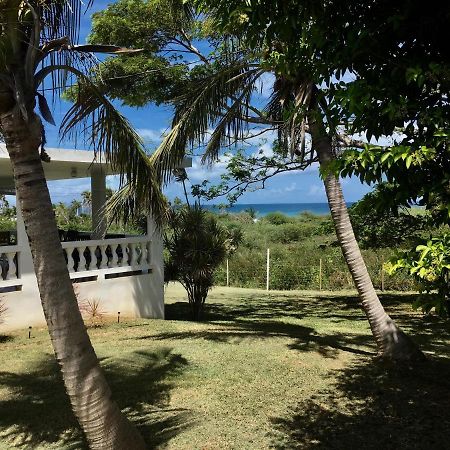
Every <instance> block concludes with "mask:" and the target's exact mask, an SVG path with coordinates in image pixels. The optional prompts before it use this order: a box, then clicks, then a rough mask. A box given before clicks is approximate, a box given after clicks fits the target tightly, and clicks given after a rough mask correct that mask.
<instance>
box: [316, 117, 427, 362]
mask: <svg viewBox="0 0 450 450" xmlns="http://www.w3.org/2000/svg"><path fill="white" fill-rule="evenodd" d="M309 129H310V133H311V138H312V145H313V148H314V149H315V151H316V153H317V155H318V157H319V164H320V167H321V168H326V166H327V165H328V164H329V163H330V162H331V161H332V160H333V159H334V158H335V156H334V153H333V149H332V145H331V139H330V137H329V136H328V135H327V133H326V132H325V129H324V126H323V123H320V121H319V120H318V115H317V114H314V115H311V116H310V121H309ZM324 184H325V191H326V194H327V198H328V205H329V207H330V211H331V217H332V219H333V223H334V226H335V229H336V234H337V238H338V241H339V244H340V246H341V249H342V253H343V254H344V258H345V261H346V263H347V265H348V268H349V270H350V273H351V275H352V278H353V282H354V284H355V287H356V289H357V291H358V294H359V297H360V299H361V303H362V307H363V310H364V312H365V314H366V316H367V319H368V320H369V324H370V328H371V330H372V334H373V336H374V338H375V341H376V344H377V348H378V356H379V357H380V358H383V359H387V360H397V361H399V360H416V359H423V358H424V356H423V354H422V353H421V352H420V350H419V349H418V348H417V346H416V345H415V344H414V343H413V342H412V340H411V339H410V338H409V337H408V336H407V335H406V334H405V333H404V332H403V331H402V330H401V329H400V328H399V327H398V326H397V325H396V324H395V322H394V321H393V320H392V319H391V317H389V315H388V314H387V313H386V311H385V310H384V308H383V305H382V304H381V302H380V299H379V298H378V295H377V293H376V292H375V288H374V287H373V284H372V280H371V279H370V275H369V272H368V271H367V267H366V264H365V262H364V259H363V257H362V255H361V251H360V249H359V245H358V242H357V241H356V238H355V234H354V232H353V227H352V224H351V222H350V217H349V215H348V210H347V205H346V203H345V200H344V196H343V193H342V188H341V183H340V181H339V179H338V178H337V177H336V176H335V175H333V174H328V175H326V177H325V179H324Z"/></svg>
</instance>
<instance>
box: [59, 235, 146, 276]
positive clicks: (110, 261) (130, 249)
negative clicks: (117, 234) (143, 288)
mask: <svg viewBox="0 0 450 450" xmlns="http://www.w3.org/2000/svg"><path fill="white" fill-rule="evenodd" d="M150 244H151V240H150V238H149V237H148V236H132V237H126V238H118V239H107V240H88V241H73V242H62V247H63V249H64V252H65V256H66V262H67V268H68V270H69V273H70V274H71V277H72V278H74V277H82V276H89V275H90V274H93V273H92V272H99V271H100V272H101V273H123V272H134V271H146V270H149V269H150V263H151V250H150Z"/></svg>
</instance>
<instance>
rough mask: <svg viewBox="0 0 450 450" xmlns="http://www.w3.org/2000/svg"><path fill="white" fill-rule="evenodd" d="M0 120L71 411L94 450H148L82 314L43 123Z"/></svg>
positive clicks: (16, 117)
mask: <svg viewBox="0 0 450 450" xmlns="http://www.w3.org/2000/svg"><path fill="white" fill-rule="evenodd" d="M0 120H1V126H2V130H3V133H4V138H5V142H6V147H7V150H8V153H9V156H10V159H11V163H12V168H13V173H14V180H15V185H16V192H17V195H18V200H19V202H20V206H21V208H22V214H23V220H24V223H25V228H26V231H27V235H28V241H29V243H30V248H31V253H32V256H33V264H34V268H35V272H36V277H37V282H38V285H39V292H40V297H41V302H42V307H43V310H44V314H45V318H46V321H47V325H48V330H49V333H50V337H51V341H52V344H53V349H54V351H55V355H56V359H57V360H58V363H59V365H60V368H61V372H62V376H63V379H64V384H65V386H66V391H67V393H68V395H69V398H70V402H71V404H72V409H73V411H74V413H75V415H76V417H77V419H78V422H79V424H80V426H81V428H82V429H83V431H84V433H85V435H86V438H87V441H88V443H89V446H90V447H91V448H92V449H120V450H122V449H123V450H124V449H138V450H140V449H145V444H144V441H143V439H142V437H141V435H140V434H139V433H138V431H137V430H136V429H135V427H134V426H133V425H132V424H131V423H130V422H129V421H128V420H127V419H126V417H125V416H124V415H123V414H122V413H121V411H120V409H119V408H118V406H117V404H116V403H115V402H114V400H113V399H112V395H111V391H110V389H109V386H108V384H107V382H106V379H105V378H104V375H103V372H102V370H101V368H100V365H99V362H98V359H97V356H96V354H95V351H94V349H93V347H92V344H91V341H90V339H89V336H88V334H87V331H86V327H85V325H84V323H83V319H82V318H81V314H80V311H79V309H78V305H77V299H76V297H75V294H74V291H73V286H72V282H71V280H70V277H69V273H68V271H67V266H66V262H65V259H64V254H63V251H62V247H61V244H60V241H59V235H58V230H57V226H56V221H55V215H54V212H53V209H52V204H51V200H50V195H49V192H48V188H47V183H46V180H45V175H44V171H43V167H42V162H41V159H40V154H39V146H40V142H41V122H40V119H39V118H38V117H37V116H36V115H35V114H33V115H32V116H31V117H30V119H29V121H28V122H25V121H24V120H23V119H22V117H21V116H20V113H18V112H14V111H13V112H8V113H3V114H1V115H0Z"/></svg>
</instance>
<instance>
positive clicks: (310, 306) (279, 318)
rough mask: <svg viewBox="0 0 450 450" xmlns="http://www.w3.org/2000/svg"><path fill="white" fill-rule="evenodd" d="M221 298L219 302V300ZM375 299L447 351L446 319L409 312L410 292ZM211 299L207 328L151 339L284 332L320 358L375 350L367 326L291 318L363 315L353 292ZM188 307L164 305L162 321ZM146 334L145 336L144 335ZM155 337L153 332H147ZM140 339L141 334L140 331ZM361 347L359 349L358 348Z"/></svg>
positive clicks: (417, 336)
mask: <svg viewBox="0 0 450 450" xmlns="http://www.w3.org/2000/svg"><path fill="white" fill-rule="evenodd" d="M221 297H224V300H225V299H226V300H225V302H224V303H220V300H221ZM380 297H381V300H382V303H383V304H384V306H385V307H386V309H387V311H388V312H389V314H390V315H391V317H393V318H394V320H396V322H397V323H398V324H400V325H401V326H402V327H404V328H405V329H406V331H407V333H408V334H410V335H411V336H412V337H413V339H414V340H415V341H416V342H417V344H418V345H419V347H421V348H423V349H424V350H426V351H429V352H431V353H436V354H443V355H446V354H448V348H446V347H447V342H448V340H450V327H449V322H448V321H445V320H442V319H439V318H436V317H432V316H428V317H422V316H420V315H418V314H412V307H411V304H412V302H413V301H414V299H415V298H416V295H404V294H399V295H392V294H384V295H381V296H380ZM214 301H215V302H214V303H212V302H210V303H207V304H206V305H205V311H204V320H203V322H202V323H203V324H205V325H214V327H213V328H208V327H204V329H201V328H200V329H199V330H194V331H186V332H179V333H163V334H159V335H158V336H156V338H157V339H165V338H170V339H186V338H187V339H189V338H191V339H193V338H201V339H207V340H213V341H221V342H231V341H234V340H238V339H244V338H268V337H274V336H284V337H289V338H292V339H295V342H294V343H292V344H291V345H290V347H291V348H292V349H296V350H299V351H311V350H315V351H318V352H319V353H321V354H322V355H324V356H326V357H335V356H337V355H338V351H339V350H342V351H346V352H350V353H355V354H360V355H372V356H374V355H375V345H374V341H373V338H372V336H371V334H370V330H369V327H368V325H367V333H366V334H361V333H360V331H359V332H358V333H357V334H345V335H344V334H342V333H336V332H333V333H329V334H324V333H322V334H319V333H317V332H316V330H314V329H313V328H310V327H305V326H302V325H300V324H298V323H295V322H296V321H298V320H302V319H307V318H312V319H315V318H317V319H320V320H321V321H327V322H330V323H337V324H339V323H345V322H354V321H362V322H367V319H366V317H365V315H364V313H363V311H362V309H361V306H360V303H359V300H358V298H357V296H356V295H355V296H343V295H332V294H326V295H325V294H324V295H322V296H319V297H315V296H314V297H311V296H308V294H305V296H299V295H298V293H289V292H286V293H279V292H277V293H273V294H264V293H256V294H245V295H244V296H236V297H234V298H231V299H228V298H226V293H225V294H221V295H218V296H215V297H214ZM189 317H190V309H189V305H188V303H187V302H177V303H172V304H167V305H166V319H167V320H183V321H184V320H187V318H189ZM147 337H148V338H150V336H147ZM151 337H152V338H155V336H151ZM144 338H145V336H144ZM361 347H363V348H361Z"/></svg>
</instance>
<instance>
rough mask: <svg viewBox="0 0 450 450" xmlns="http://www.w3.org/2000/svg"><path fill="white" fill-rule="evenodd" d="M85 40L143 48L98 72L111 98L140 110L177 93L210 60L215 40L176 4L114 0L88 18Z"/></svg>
mask: <svg viewBox="0 0 450 450" xmlns="http://www.w3.org/2000/svg"><path fill="white" fill-rule="evenodd" d="M89 41H90V42H91V43H100V42H102V43H108V44H112V43H113V42H116V43H117V42H121V43H122V44H121V45H124V46H125V45H128V46H131V45H133V46H134V47H138V48H142V49H143V50H144V51H143V52H142V53H140V54H139V55H135V57H132V58H130V57H127V56H123V57H119V58H116V59H114V58H108V59H106V61H105V63H104V64H103V66H102V68H101V71H100V72H99V73H98V79H99V81H100V82H101V83H103V85H104V87H105V88H107V90H108V92H109V93H110V95H111V96H112V97H114V98H120V99H122V100H123V102H124V103H125V104H127V105H131V106H143V105H145V104H147V103H149V102H154V103H156V104H161V103H166V102H168V101H169V100H170V99H173V98H174V97H176V96H178V95H179V94H181V93H182V89H183V87H184V86H185V84H186V83H187V82H188V81H189V80H191V79H195V77H196V76H199V74H201V73H202V71H204V67H203V66H204V64H205V63H206V62H208V60H209V59H210V58H211V60H212V58H213V51H214V49H215V48H216V47H217V46H218V44H219V37H218V36H217V35H216V33H215V32H214V30H213V29H212V28H211V27H210V23H209V22H208V21H207V20H204V19H200V18H199V17H198V16H196V15H195V14H194V13H193V11H192V10H191V8H190V7H189V6H187V5H186V3H185V2H183V1H181V0H119V1H118V2H117V3H114V4H112V5H109V6H108V8H107V9H106V10H104V11H101V12H97V13H95V14H94V15H93V22H92V33H91V35H90V37H89ZM198 41H201V42H200V44H201V47H199V48H197V47H196V45H197V44H196V43H197V42H198ZM200 48H201V50H200Z"/></svg>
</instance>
